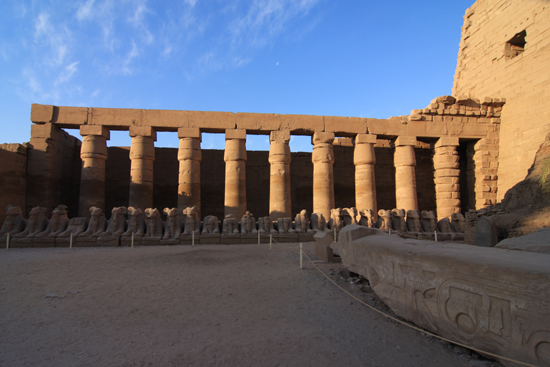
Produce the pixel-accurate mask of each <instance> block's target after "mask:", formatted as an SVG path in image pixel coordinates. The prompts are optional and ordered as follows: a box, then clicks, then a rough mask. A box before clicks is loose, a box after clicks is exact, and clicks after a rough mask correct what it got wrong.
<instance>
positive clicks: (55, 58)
mask: <svg viewBox="0 0 550 367" xmlns="http://www.w3.org/2000/svg"><path fill="white" fill-rule="evenodd" d="M34 29H35V32H34V40H35V43H36V44H41V43H45V44H47V45H48V46H49V47H50V48H51V49H50V53H49V57H47V58H44V60H48V61H47V62H50V63H53V64H54V65H60V64H62V63H63V62H64V61H65V58H66V57H67V54H68V52H69V49H68V43H69V41H70V32H69V30H68V29H67V28H66V27H64V26H62V25H58V26H57V27H55V26H54V25H53V24H52V23H51V22H50V16H49V14H47V13H40V15H38V17H37V18H36V21H35V23H34Z"/></svg>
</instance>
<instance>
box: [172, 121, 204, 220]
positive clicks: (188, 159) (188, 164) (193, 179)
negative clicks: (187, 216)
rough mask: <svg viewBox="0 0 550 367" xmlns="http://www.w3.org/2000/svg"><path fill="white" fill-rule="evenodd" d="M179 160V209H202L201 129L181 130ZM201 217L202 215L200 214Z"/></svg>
mask: <svg viewBox="0 0 550 367" xmlns="http://www.w3.org/2000/svg"><path fill="white" fill-rule="evenodd" d="M178 137H179V138H180V144H179V150H178V160H179V163H180V164H179V179H178V208H180V209H185V208H187V207H191V206H196V207H198V208H199V213H200V208H201V160H202V153H201V134H200V130H199V129H192V128H180V129H179V130H178ZM199 216H200V214H199Z"/></svg>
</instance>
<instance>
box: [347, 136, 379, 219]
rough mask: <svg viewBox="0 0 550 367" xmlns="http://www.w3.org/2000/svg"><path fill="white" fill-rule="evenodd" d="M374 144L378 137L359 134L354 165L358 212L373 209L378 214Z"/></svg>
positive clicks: (356, 139) (354, 154)
mask: <svg viewBox="0 0 550 367" xmlns="http://www.w3.org/2000/svg"><path fill="white" fill-rule="evenodd" d="M374 144H376V135H370V134H358V135H357V137H356V138H355V150H354V153H353V163H354V164H355V207H356V208H357V209H358V210H363V209H372V211H373V212H374V213H377V212H378V209H377V205H376V181H375V178H374V165H375V164H376V157H375V154H374Z"/></svg>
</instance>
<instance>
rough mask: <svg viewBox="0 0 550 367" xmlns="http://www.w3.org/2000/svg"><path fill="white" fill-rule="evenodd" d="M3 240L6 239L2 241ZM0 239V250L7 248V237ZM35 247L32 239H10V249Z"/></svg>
mask: <svg viewBox="0 0 550 367" xmlns="http://www.w3.org/2000/svg"><path fill="white" fill-rule="evenodd" d="M2 238H3V239H4V240H3V241H2ZM2 238H0V241H2V242H0V248H2V247H3V248H5V247H6V237H2ZM28 247H33V245H32V238H13V237H10V248H28Z"/></svg>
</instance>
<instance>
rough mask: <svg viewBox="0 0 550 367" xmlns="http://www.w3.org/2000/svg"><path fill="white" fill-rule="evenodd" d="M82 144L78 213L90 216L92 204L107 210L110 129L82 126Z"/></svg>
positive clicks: (82, 215) (99, 126) (97, 126)
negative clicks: (106, 183)
mask: <svg viewBox="0 0 550 367" xmlns="http://www.w3.org/2000/svg"><path fill="white" fill-rule="evenodd" d="M80 135H82V146H81V148H80V158H81V159H82V173H81V176H80V199H79V202H78V215H79V216H80V217H89V216H90V212H89V209H90V207H92V206H95V207H98V208H101V210H102V211H105V161H106V160H107V140H108V139H109V137H110V134H109V129H107V128H106V127H104V126H101V125H82V126H80Z"/></svg>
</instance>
